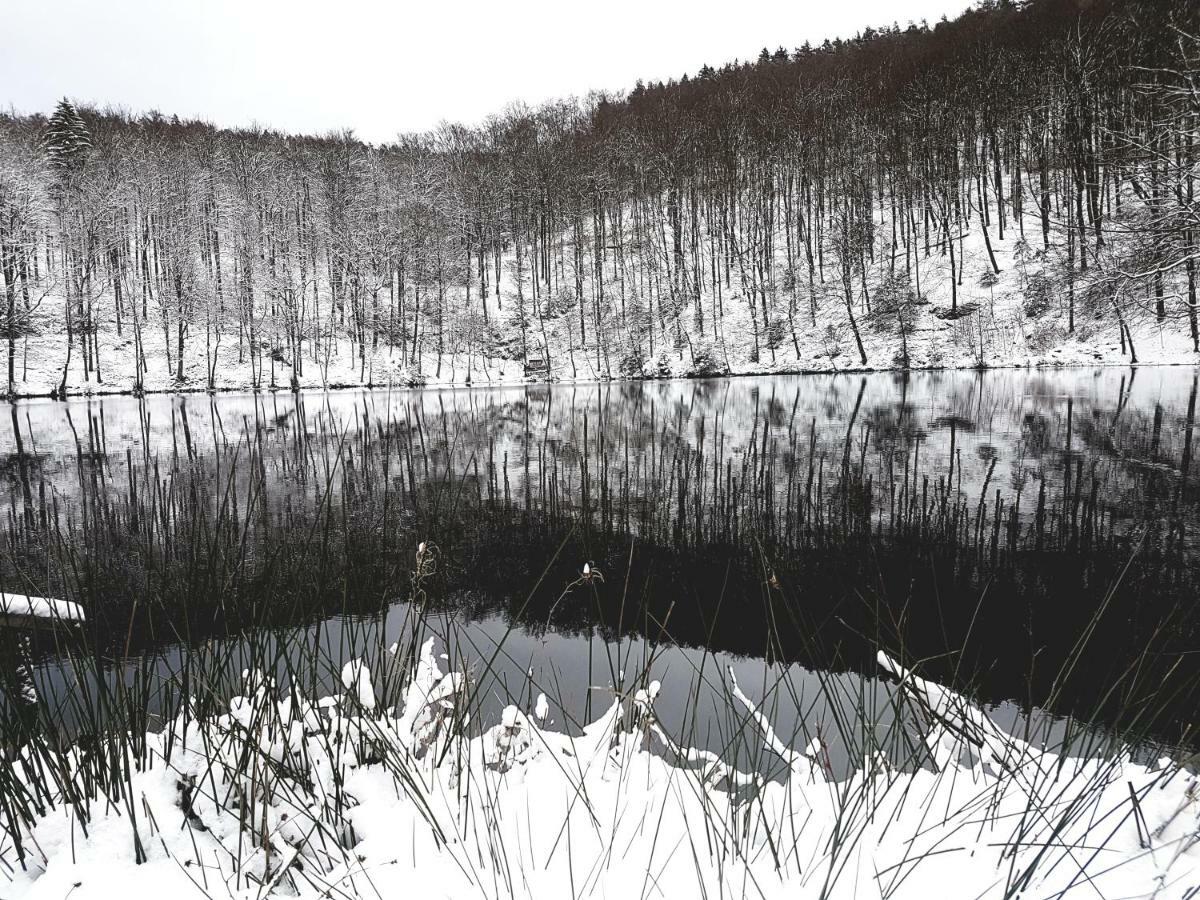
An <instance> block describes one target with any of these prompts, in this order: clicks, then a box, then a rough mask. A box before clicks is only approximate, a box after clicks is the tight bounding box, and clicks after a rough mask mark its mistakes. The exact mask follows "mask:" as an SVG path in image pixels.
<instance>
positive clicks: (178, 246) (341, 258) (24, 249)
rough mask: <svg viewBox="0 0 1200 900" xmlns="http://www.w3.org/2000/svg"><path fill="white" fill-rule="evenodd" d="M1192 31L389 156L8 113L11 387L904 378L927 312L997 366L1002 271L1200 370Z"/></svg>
mask: <svg viewBox="0 0 1200 900" xmlns="http://www.w3.org/2000/svg"><path fill="white" fill-rule="evenodd" d="M1195 13H1196V8H1195V5H1194V3H1193V2H1190V0H1140V2H1139V0H1089V2H1084V0H1027V2H1005V0H989V2H984V3H981V4H980V5H979V7H978V8H977V9H974V10H972V11H969V12H967V13H965V14H964V15H962V16H961V17H960V18H958V19H957V20H955V21H953V22H950V21H943V22H941V23H939V24H937V25H936V26H934V27H929V26H926V25H924V24H922V25H910V26H908V27H906V28H905V27H899V26H893V27H891V28H884V29H882V30H878V31H875V30H869V31H867V32H865V33H863V34H861V35H859V36H858V37H856V38H854V39H852V40H839V41H836V42H826V43H825V44H824V45H822V46H819V47H813V46H804V47H801V48H798V49H795V50H793V51H788V50H785V49H783V48H780V49H779V50H777V51H775V52H773V53H772V52H769V51H768V50H764V51H763V53H762V54H761V56H760V57H759V58H758V59H757V60H756V61H754V62H744V63H733V64H728V65H725V66H724V67H722V68H720V69H713V68H710V67H708V66H705V67H704V68H703V69H701V70H700V71H699V73H698V74H697V75H695V76H694V77H686V76H685V77H683V78H681V79H680V80H678V81H672V82H669V83H666V84H651V85H643V84H640V83H639V84H638V85H637V87H636V88H634V89H633V90H632V91H631V92H630V93H628V95H626V96H619V97H613V96H605V95H593V96H589V97H588V98H586V99H584V100H582V101H575V100H571V101H558V102H552V103H548V104H545V105H543V106H541V107H539V108H536V109H533V108H527V107H524V106H514V107H511V108H510V109H508V110H507V111H505V112H504V113H503V114H501V115H497V116H494V117H492V118H490V119H488V120H487V121H486V122H484V123H483V124H482V125H480V126H479V127H465V126H461V125H445V126H443V127H441V128H439V129H438V130H436V131H435V132H432V133H430V134H424V135H414V136H405V137H402V138H400V139H399V140H397V142H395V143H393V144H388V145H385V146H380V147H375V146H370V145H367V144H364V143H362V142H360V141H358V140H356V139H355V138H354V137H353V136H352V135H351V134H349V133H346V134H340V135H328V136H324V137H299V136H290V135H285V134H281V133H276V132H272V131H262V130H257V131H254V130H228V129H218V128H215V127H213V126H211V125H208V124H205V123H201V122H184V121H180V120H179V119H178V118H175V117H166V116H163V115H160V114H157V113H155V114H150V115H144V116H139V117H132V116H129V115H125V114H121V113H117V112H113V111H101V110H95V109H78V110H77V109H76V108H75V107H74V106H72V105H71V104H70V103H69V102H66V101H64V102H63V103H62V104H60V106H59V108H58V110H57V111H56V112H55V114H54V115H53V116H52V117H50V118H49V119H47V118H44V117H41V116H24V117H20V116H6V117H0V284H2V286H3V294H2V302H3V309H2V311H0V322H2V324H3V333H4V335H5V337H6V343H7V351H6V362H5V363H4V365H5V370H6V371H5V375H4V378H5V381H6V384H7V387H8V390H9V392H10V393H12V392H16V391H19V388H20V383H21V382H22V381H23V380H24V379H25V376H26V371H27V368H28V366H29V365H30V360H29V351H28V344H29V341H30V339H31V338H32V337H37V336H45V335H47V334H55V335H63V336H65V340H64V341H61V342H60V345H59V346H60V347H61V358H60V359H56V360H54V361H53V365H54V367H55V371H56V372H61V384H62V386H63V388H64V390H65V388H66V385H67V381H68V375H72V376H74V377H76V378H79V377H82V378H83V379H85V380H88V381H105V380H117V381H123V382H127V383H128V384H130V385H131V386H132V387H133V388H134V389H138V388H140V387H142V386H143V383H144V378H145V376H146V374H147V373H148V372H149V371H150V370H151V368H152V367H157V368H158V369H162V370H163V371H165V372H167V373H169V374H170V375H171V376H172V377H173V378H174V379H176V381H178V382H180V383H182V382H184V381H187V380H195V378H196V376H195V374H194V373H189V372H188V371H187V370H186V368H187V367H186V366H185V364H186V362H187V361H188V360H203V362H204V383H205V384H206V385H207V386H208V387H214V386H218V385H219V383H220V381H221V373H222V368H223V367H224V366H226V365H229V364H231V363H232V362H234V361H236V362H237V363H238V364H240V365H246V364H248V365H249V371H250V382H251V383H252V384H253V386H255V387H259V386H263V387H265V386H267V385H271V386H275V385H281V386H282V385H286V384H289V383H290V384H291V385H292V386H298V385H299V384H300V383H301V382H302V381H304V380H305V379H310V380H311V379H312V378H313V375H314V373H316V374H317V375H318V376H319V378H320V381H321V382H322V383H328V382H329V380H330V378H331V377H332V376H330V375H329V373H330V367H331V365H335V364H336V365H338V366H340V367H341V369H340V370H339V371H345V370H347V369H349V370H350V371H354V370H357V372H358V376H359V380H360V381H364V382H371V380H372V378H373V377H374V376H373V372H374V371H375V370H374V366H375V363H376V359H377V357H378V356H379V355H380V354H386V356H387V358H388V359H389V360H390V361H391V362H392V364H393V365H394V366H397V367H399V368H400V369H402V370H403V371H404V372H405V373H406V377H408V378H410V379H420V378H421V377H423V375H422V374H421V373H426V374H429V375H434V376H436V377H439V378H441V377H443V367H444V366H446V365H447V364H449V365H450V366H451V367H452V366H453V365H455V362H453V360H457V361H458V365H464V363H465V367H466V372H467V379H468V380H470V379H471V377H472V375H473V374H474V376H475V377H476V378H480V377H484V376H486V377H488V378H490V377H491V376H490V374H489V369H488V365H489V364H494V363H495V362H496V361H498V360H505V359H507V360H521V359H527V358H529V357H530V356H536V355H540V354H541V353H549V354H550V355H552V356H553V357H554V358H555V363H556V365H558V366H559V367H561V368H562V370H563V371H564V372H565V373H567V374H571V375H582V376H588V375H590V376H609V375H612V376H617V375H640V374H646V373H649V372H653V371H654V370H655V368H656V366H658V367H659V368H661V365H660V364H658V363H657V362H656V361H657V360H658V359H660V358H661V357H662V356H663V355H664V354H666V355H668V356H674V357H675V358H676V359H678V360H681V361H684V365H685V366H686V368H687V369H688V370H689V371H694V372H698V373H705V372H718V371H723V370H725V369H727V368H728V366H729V358H730V355H731V354H734V353H741V354H743V356H744V357H745V358H748V359H749V360H751V361H752V362H755V363H760V362H761V363H762V364H764V365H766V364H773V365H776V366H778V367H780V368H783V367H788V366H800V365H802V364H803V362H804V361H805V360H806V359H808V360H811V357H812V355H813V353H812V349H811V348H812V346H813V345H814V344H818V345H820V346H821V347H823V348H824V349H823V350H822V352H823V353H825V354H826V355H827V356H828V357H830V358H832V357H833V356H834V355H837V354H840V353H842V352H843V350H842V348H843V347H844V352H845V354H846V359H848V360H853V363H852V364H855V365H857V364H860V363H861V364H862V365H868V364H869V365H875V366H882V365H892V364H898V365H907V364H908V363H909V338H910V337H911V336H912V335H913V334H914V332H915V331H916V330H917V323H918V321H919V319H920V317H921V316H922V315H923V314H924V313H923V307H925V306H927V305H932V306H933V307H934V308H935V309H934V311H935V312H936V313H937V315H938V316H939V317H941V318H943V319H951V320H958V319H960V318H961V317H965V316H977V318H978V320H979V321H978V325H977V326H972V329H973V330H972V329H968V330H969V331H972V334H974V333H975V332H976V331H977V333H978V337H977V338H975V337H972V338H971V340H972V341H975V340H978V342H979V347H978V349H977V353H978V355H979V360H980V362H984V361H985V359H986V344H987V341H988V337H987V335H985V331H984V324H983V323H984V321H985V319H986V321H987V326H986V327H987V329H989V332H990V333H995V332H996V331H997V330H998V329H1003V328H1004V327H1005V326H1004V323H1003V321H1001V320H1000V319H998V318H997V314H996V310H995V308H994V304H993V309H991V310H990V312H989V311H987V310H983V309H980V308H979V304H976V303H973V302H969V298H970V296H972V295H973V289H974V288H978V287H980V286H982V287H984V288H985V289H990V288H991V286H992V285H994V284H996V283H997V281H999V279H1000V278H1001V276H1002V272H1003V273H1004V274H1003V277H1004V278H1005V279H1007V281H1006V283H1007V284H1008V285H1009V286H1010V287H1011V288H1012V289H1013V290H1014V291H1017V292H1019V294H1020V295H1021V296H1022V297H1023V300H1022V303H1021V304H1019V307H1020V308H1019V309H1018V310H1017V312H1016V313H1015V315H1017V316H1019V317H1024V318H1025V319H1029V320H1031V321H1035V322H1036V323H1038V326H1039V327H1040V328H1041V329H1042V330H1043V331H1049V335H1048V336H1044V339H1045V340H1049V341H1052V340H1054V335H1070V334H1073V333H1075V332H1076V331H1077V329H1091V330H1092V331H1095V330H1097V329H1107V330H1108V331H1109V333H1110V334H1111V335H1112V339H1113V340H1114V341H1115V340H1117V339H1118V338H1119V340H1120V345H1121V348H1122V351H1123V352H1127V353H1128V354H1129V355H1130V357H1131V359H1132V361H1136V353H1137V347H1136V346H1135V344H1134V339H1133V338H1134V335H1133V332H1132V331H1131V329H1130V326H1131V324H1133V323H1136V322H1137V321H1140V320H1142V319H1145V318H1153V319H1157V320H1158V321H1160V322H1166V321H1172V320H1178V321H1179V323H1180V327H1185V328H1188V329H1189V330H1190V334H1191V338H1192V341H1193V344H1194V345H1197V346H1198V347H1200V335H1198V329H1197V313H1196V279H1195V259H1196V250H1195V243H1196V229H1197V228H1198V227H1200V206H1198V205H1197V201H1196V198H1195V192H1194V182H1195V176H1196V143H1197V141H1196V137H1197V117H1198V115H1200V100H1198V99H1197V95H1196V93H1195V88H1194V84H1195V81H1194V79H1195V77H1196V74H1197V63H1198V60H1200V43H1198V41H1197V38H1196V37H1195V35H1194V34H1193V33H1191V32H1194V31H1195V28H1194V25H1195V21H1196V18H1195ZM982 296H986V294H985V295H982ZM868 329H873V330H874V331H875V332H876V333H879V332H885V333H886V334H888V335H889V336H890V337H889V340H890V341H891V342H892V343H891V344H890V345H889V346H894V347H895V352H894V354H892V355H891V356H890V357H889V358H868V350H867V347H868V346H869V345H870V342H869V341H866V342H865V341H864V332H866V331H867V330H868ZM114 340H117V341H119V342H120V346H121V347H125V348H128V350H127V352H126V353H125V356H124V357H123V356H121V354H119V353H118V354H110V353H108V352H106V351H105V350H104V349H103V348H105V347H107V346H109V344H106V343H105V342H106V341H110V342H111V341H114ZM39 346H42V347H43V349H42V350H40V351H39V352H42V353H44V352H45V350H44V345H39ZM973 346H974V345H973ZM448 360H451V362H449V363H447V361H448ZM114 369H116V370H117V371H113V370H114ZM126 369H127V370H129V371H125V370H126ZM305 383H308V382H305Z"/></svg>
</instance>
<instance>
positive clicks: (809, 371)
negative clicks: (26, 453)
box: [0, 354, 1200, 403]
mask: <svg viewBox="0 0 1200 900" xmlns="http://www.w3.org/2000/svg"><path fill="white" fill-rule="evenodd" d="M1166 368H1200V354H1198V355H1197V357H1196V359H1195V360H1193V361H1187V360H1152V361H1149V362H1108V361H1102V360H1097V361H1095V362H1092V363H1083V362H1037V363H1011V364H1010V363H997V364H994V365H982V366H908V367H899V366H878V367H877V366H865V367H863V366H853V367H849V368H844V369H825V368H781V369H777V370H775V371H771V372H725V373H723V374H719V375H664V376H642V377H631V376H627V375H618V376H612V377H608V378H519V379H514V380H508V379H505V380H502V381H501V380H497V381H492V382H487V381H445V382H437V383H433V384H423V385H406V384H395V383H380V384H374V383H370V382H368V383H365V384H350V383H343V382H336V383H332V384H327V385H311V386H309V385H305V386H301V387H298V388H293V387H288V386H280V385H276V386H274V387H249V386H246V385H229V386H221V387H216V388H207V387H187V386H178V387H173V388H143V389H142V390H140V391H138V390H135V389H133V388H129V387H125V386H119V387H118V386H115V385H114V386H113V388H112V389H111V390H106V389H96V388H95V387H89V388H88V389H86V390H68V391H66V393H64V394H59V393H58V391H57V390H52V391H32V392H28V393H24V392H20V391H18V392H16V393H15V394H0V403H16V402H19V401H28V400H53V401H63V402H66V401H69V400H91V399H97V398H104V397H147V396H169V395H180V396H197V395H201V394H207V395H208V396H211V397H216V396H221V395H239V394H240V395H262V394H328V393H349V392H351V391H372V392H374V391H388V392H390V391H412V392H420V391H445V390H449V391H461V390H497V389H503V388H519V387H534V386H538V385H544V386H546V387H552V386H555V385H562V386H564V387H566V386H572V387H573V386H581V385H601V384H633V383H643V382H663V381H720V380H723V379H727V378H772V377H775V376H779V375H887V374H891V375H896V374H902V373H907V374H913V373H922V372H979V373H983V372H999V371H1009V372H1011V371H1018V370H1024V371H1029V372H1040V371H1054V372H1057V371H1063V370H1079V369H1166ZM100 387H101V388H105V387H107V386H106V385H101V386H100Z"/></svg>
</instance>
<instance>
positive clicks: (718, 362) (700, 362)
mask: <svg viewBox="0 0 1200 900" xmlns="http://www.w3.org/2000/svg"><path fill="white" fill-rule="evenodd" d="M687 374H688V377H689V378H720V377H722V376H725V375H728V374H729V366H727V365H725V361H724V359H723V358H722V357H721V354H720V353H719V352H718V351H717V349H716V348H715V347H713V346H712V345H711V344H709V343H707V342H699V341H698V342H697V343H696V344H695V346H694V347H693V348H692V366H691V368H690V369H688V373H687Z"/></svg>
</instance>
